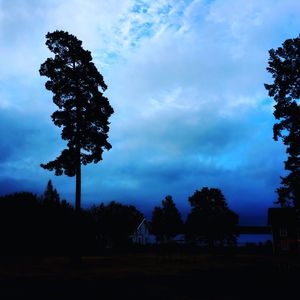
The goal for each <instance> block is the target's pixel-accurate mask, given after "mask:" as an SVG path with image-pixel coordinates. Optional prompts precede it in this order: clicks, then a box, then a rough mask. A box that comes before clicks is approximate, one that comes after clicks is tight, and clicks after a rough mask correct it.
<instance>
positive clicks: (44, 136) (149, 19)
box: [0, 0, 300, 224]
mask: <svg viewBox="0 0 300 300" xmlns="http://www.w3.org/2000/svg"><path fill="white" fill-rule="evenodd" d="M299 28H300V2H299V1H298V0H247V1H244V0H226V1H224V0H215V1H208V0H202V1H201V0H158V1H153V0H145V1H142V0H122V1H120V0H43V1H40V0H9V1H8V0H0V56H1V64H0V131H1V142H0V194H6V193H10V192H14V191H23V190H27V191H32V192H35V193H41V192H42V191H43V190H44V188H45V185H46V183H47V180H49V179H51V180H52V181H53V182H54V185H55V186H56V187H57V189H58V190H59V192H60V194H61V195H62V196H63V197H64V198H66V199H68V200H69V201H70V202H72V203H73V202H74V189H75V180H74V178H70V177H66V176H61V177H55V176H54V175H53V173H51V172H48V171H46V170H44V169H42V168H41V167H40V166H39V165H40V163H45V162H48V161H49V160H52V159H54V158H55V157H56V156H57V155H58V154H59V153H60V151H61V150H62V149H63V148H64V146H65V144H64V142H62V141H61V139H60V130H59V128H56V127H55V126H54V125H53V124H52V122H51V119H50V114H51V113H52V112H53V111H54V110H55V105H54V104H53V103H52V95H51V93H50V92H48V91H46V89H45V88H44V83H45V80H46V79H45V78H44V77H40V76H39V72H38V70H39V67H40V65H41V63H43V62H44V61H45V59H46V58H47V57H49V56H51V53H50V52H49V50H48V49H47V47H46V46H45V34H46V33H47V32H49V31H50V32H51V31H54V30H57V29H59V30H66V31H68V32H70V33H72V34H74V35H76V36H77V37H78V38H79V39H80V40H82V41H83V47H84V48H85V49H88V50H90V51H91V52H92V55H93V58H94V62H95V64H96V66H97V68H98V70H99V71H100V72H101V73H102V74H103V76H104V79H105V82H106V84H107V85H108V90H107V92H106V96H107V97H108V98H109V100H110V103H111V105H112V106H113V108H114V110H115V114H114V115H113V117H112V118H111V129H110V134H109V141H110V143H111V144H112V146H113V148H112V149H111V150H110V151H108V152H106V153H105V154H104V160H103V161H102V162H101V163H99V164H97V165H90V166H88V167H85V168H84V169H83V182H82V189H83V195H82V196H83V206H89V205H90V204H92V203H99V202H101V201H104V202H107V201H110V200H116V201H120V202H123V203H128V204H129V203H130V204H134V205H136V206H137V207H138V208H139V209H140V210H141V211H142V212H144V213H145V214H146V215H149V212H151V210H152V208H153V207H154V206H155V205H159V204H160V202H161V200H162V199H163V198H164V196H165V195H168V194H171V195H172V196H173V198H174V200H175V202H176V204H177V205H178V207H179V208H180V209H182V211H187V210H188V202H187V198H188V196H190V195H191V194H192V193H193V192H194V191H195V190H196V189H200V188H202V187H204V186H209V187H218V188H221V189H222V191H223V193H224V195H225V197H226V199H227V200H228V203H229V205H230V207H231V208H232V209H234V210H236V211H237V212H238V213H240V214H241V222H242V223H243V222H244V223H247V222H248V223H251V222H258V223H261V224H264V223H265V222H266V220H265V216H266V209H267V207H269V206H270V205H272V203H273V202H274V200H275V199H276V194H275V192H274V190H275V189H276V187H277V186H278V185H279V181H280V179H279V176H280V175H283V174H284V170H283V161H284V160H285V149H284V147H283V145H282V144H281V142H277V143H276V142H274V141H273V139H272V126H273V123H274V119H273V115H272V110H273V109H272V106H273V103H272V100H271V99H269V98H268V97H267V92H266V90H265V89H264V86H263V84H264V83H266V82H270V81H271V78H270V76H269V75H268V73H267V72H266V66H267V60H268V50H269V49H271V48H277V47H279V46H280V45H281V43H282V42H283V41H284V40H285V39H287V38H293V37H297V36H298V35H299Z"/></svg>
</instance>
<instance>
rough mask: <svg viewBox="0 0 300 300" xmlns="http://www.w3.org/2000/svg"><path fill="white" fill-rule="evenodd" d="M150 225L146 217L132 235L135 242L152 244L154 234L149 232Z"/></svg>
mask: <svg viewBox="0 0 300 300" xmlns="http://www.w3.org/2000/svg"><path fill="white" fill-rule="evenodd" d="M149 230H150V225H149V223H148V222H147V220H146V219H145V218H144V219H143V220H142V222H141V223H140V224H139V225H138V227H137V228H136V230H135V232H134V233H133V234H132V235H131V236H130V237H131V240H132V242H133V243H134V244H139V245H147V244H151V243H152V240H153V236H152V235H151V234H150V232H149Z"/></svg>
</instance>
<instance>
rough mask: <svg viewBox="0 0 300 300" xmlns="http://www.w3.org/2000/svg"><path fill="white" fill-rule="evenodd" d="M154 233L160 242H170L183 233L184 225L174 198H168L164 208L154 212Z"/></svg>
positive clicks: (164, 202)
mask: <svg viewBox="0 0 300 300" xmlns="http://www.w3.org/2000/svg"><path fill="white" fill-rule="evenodd" d="M151 227H152V232H153V234H154V235H155V236H156V239H157V240H158V241H170V239H171V238H173V237H175V236H176V235H177V234H179V233H181V231H182V227H183V223H182V219H181V215H180V212H179V211H178V209H177V207H176V205H175V203H174V201H173V199H172V196H169V195H168V196H166V197H165V199H164V200H163V201H162V207H155V208H154V210H153V212H152V222H151Z"/></svg>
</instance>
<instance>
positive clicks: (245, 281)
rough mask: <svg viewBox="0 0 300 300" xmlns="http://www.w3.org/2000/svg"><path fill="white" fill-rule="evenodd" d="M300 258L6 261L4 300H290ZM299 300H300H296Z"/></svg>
mask: <svg viewBox="0 0 300 300" xmlns="http://www.w3.org/2000/svg"><path fill="white" fill-rule="evenodd" d="M299 275H300V258H299V257H274V256H271V255H262V254H261V255H258V254H251V255H246V254H244V255H241V254H240V255H234V256H226V257H225V256H221V255H208V254H199V255H196V254H193V255H180V256H178V255H177V256H174V255H173V256H171V257H166V256H161V255H154V254H135V255H134V254H130V255H129V254H127V255H116V254H115V255H111V256H103V257H84V258H83V260H82V265H81V267H77V268H75V267H73V266H71V265H70V261H69V259H68V258H64V257H61V258H49V257H48V258H39V259H36V258H30V257H25V258H24V257H23V258H21V257H17V258H16V257H2V258H1V261H0V299H1V300H2V299H143V300H146V299H151V300H152V299H163V300H168V299H174V300H179V299H182V300H183V299H186V300H189V299H199V300H201V299H203V300H206V299H207V300H208V299H209V300H214V299H220V300H223V299H224V300H225V299H281V300H282V299H289V298H292V297H293V298H295V295H297V294H299V278H300V277H299ZM295 299H297V297H296V298H295Z"/></svg>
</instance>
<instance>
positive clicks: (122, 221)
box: [91, 201, 144, 247]
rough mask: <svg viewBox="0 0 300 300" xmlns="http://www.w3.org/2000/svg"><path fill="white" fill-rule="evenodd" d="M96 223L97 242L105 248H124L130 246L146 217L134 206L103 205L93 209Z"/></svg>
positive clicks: (111, 203)
mask: <svg viewBox="0 0 300 300" xmlns="http://www.w3.org/2000/svg"><path fill="white" fill-rule="evenodd" d="M91 214H92V216H93V218H94V220H95V223H96V232H97V240H98V243H100V245H102V246H104V247H124V246H127V245H129V244H130V235H132V234H133V233H134V231H135V230H136V228H137V227H138V225H139V224H140V222H141V221H142V220H143V219H144V216H143V214H142V213H141V212H139V211H138V210H137V209H136V208H135V207H134V206H132V205H123V204H121V203H117V202H114V201H112V202H110V203H109V204H108V205H104V204H103V203H101V204H100V205H99V206H95V207H93V208H92V209H91Z"/></svg>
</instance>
